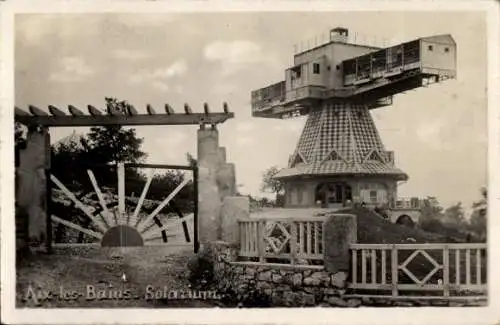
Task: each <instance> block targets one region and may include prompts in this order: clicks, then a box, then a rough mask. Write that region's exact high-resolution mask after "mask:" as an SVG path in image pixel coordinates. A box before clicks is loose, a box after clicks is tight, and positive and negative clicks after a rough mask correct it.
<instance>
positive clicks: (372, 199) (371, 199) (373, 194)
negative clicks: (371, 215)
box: [370, 191, 377, 203]
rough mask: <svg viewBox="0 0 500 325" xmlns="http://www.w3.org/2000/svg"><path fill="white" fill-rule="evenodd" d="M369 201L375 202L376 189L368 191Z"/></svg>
mask: <svg viewBox="0 0 500 325" xmlns="http://www.w3.org/2000/svg"><path fill="white" fill-rule="evenodd" d="M370 202H371V203H377V191H370Z"/></svg>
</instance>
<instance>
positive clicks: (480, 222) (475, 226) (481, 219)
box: [469, 188, 488, 241]
mask: <svg viewBox="0 0 500 325" xmlns="http://www.w3.org/2000/svg"><path fill="white" fill-rule="evenodd" d="M472 209H473V211H472V215H471V218H470V221H469V229H470V230H471V231H472V232H473V233H474V234H476V236H477V237H479V240H481V241H486V233H487V232H486V228H487V219H486V216H487V213H488V211H487V210H488V190H487V189H486V188H482V189H481V199H480V200H479V201H477V202H474V203H473V204H472Z"/></svg>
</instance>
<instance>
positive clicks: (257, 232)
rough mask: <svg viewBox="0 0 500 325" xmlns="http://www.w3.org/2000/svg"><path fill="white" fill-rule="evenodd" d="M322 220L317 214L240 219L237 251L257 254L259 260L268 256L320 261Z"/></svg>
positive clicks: (266, 258) (268, 257) (248, 255)
mask: <svg viewBox="0 0 500 325" xmlns="http://www.w3.org/2000/svg"><path fill="white" fill-rule="evenodd" d="M324 220H325V219H324V218H319V217H314V218H293V219H284V218H273V219H271V218H266V219H244V220H239V221H238V227H239V233H240V236H239V238H240V254H239V255H240V256H242V257H257V258H259V261H260V262H266V261H267V260H268V259H282V260H285V261H287V262H288V263H289V264H297V263H301V261H300V260H306V261H307V260H317V261H322V260H323V247H324V243H323V222H324ZM274 262H276V261H274Z"/></svg>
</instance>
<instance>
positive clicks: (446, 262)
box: [443, 245, 450, 297]
mask: <svg viewBox="0 0 500 325" xmlns="http://www.w3.org/2000/svg"><path fill="white" fill-rule="evenodd" d="M443 295H444V296H445V297H449V296H450V250H449V249H448V245H445V246H444V248H443Z"/></svg>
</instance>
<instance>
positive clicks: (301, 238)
mask: <svg viewBox="0 0 500 325" xmlns="http://www.w3.org/2000/svg"><path fill="white" fill-rule="evenodd" d="M297 226H299V252H300V253H301V254H303V253H304V246H305V240H304V226H305V224H304V223H303V222H297Z"/></svg>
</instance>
